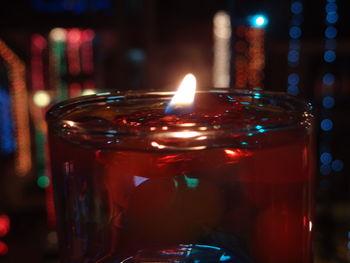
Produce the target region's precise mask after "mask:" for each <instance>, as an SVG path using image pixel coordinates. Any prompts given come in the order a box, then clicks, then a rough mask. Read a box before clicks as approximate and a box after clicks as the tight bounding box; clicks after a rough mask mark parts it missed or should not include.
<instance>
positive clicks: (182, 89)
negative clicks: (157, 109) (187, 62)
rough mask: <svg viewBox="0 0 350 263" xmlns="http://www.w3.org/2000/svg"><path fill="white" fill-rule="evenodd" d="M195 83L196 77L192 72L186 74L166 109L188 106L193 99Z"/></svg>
mask: <svg viewBox="0 0 350 263" xmlns="http://www.w3.org/2000/svg"><path fill="white" fill-rule="evenodd" d="M196 85H197V81H196V77H195V76H194V75H193V74H187V75H186V76H185V77H184V79H183V80H182V82H181V84H180V86H179V88H178V90H177V91H176V93H175V95H174V96H173V98H172V99H171V101H170V103H169V105H168V107H167V109H166V111H167V112H169V111H172V110H174V109H179V108H180V109H186V108H190V107H191V106H192V104H193V101H194V95H195V92H196Z"/></svg>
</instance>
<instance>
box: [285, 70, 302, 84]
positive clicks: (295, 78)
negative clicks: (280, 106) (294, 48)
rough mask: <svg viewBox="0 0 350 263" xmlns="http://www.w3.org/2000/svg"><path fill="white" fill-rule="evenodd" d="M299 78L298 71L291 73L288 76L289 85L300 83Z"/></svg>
mask: <svg viewBox="0 0 350 263" xmlns="http://www.w3.org/2000/svg"><path fill="white" fill-rule="evenodd" d="M299 80H300V79H299V75H298V74H296V73H292V74H289V76H288V84H289V85H297V84H298V83H299Z"/></svg>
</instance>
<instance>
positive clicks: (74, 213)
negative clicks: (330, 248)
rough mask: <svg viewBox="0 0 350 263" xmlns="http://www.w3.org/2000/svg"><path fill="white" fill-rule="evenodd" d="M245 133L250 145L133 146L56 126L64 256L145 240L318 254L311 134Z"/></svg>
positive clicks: (126, 252)
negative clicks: (62, 132)
mask: <svg viewBox="0 0 350 263" xmlns="http://www.w3.org/2000/svg"><path fill="white" fill-rule="evenodd" d="M130 116H134V115H128V116H127V117H125V119H126V120H130V119H132V118H131V117H130ZM80 117H81V116H80ZM137 117H138V118H139V116H137ZM192 117H193V116H192ZM235 118H245V119H246V117H241V116H239V117H237V115H235ZM122 119H123V118H120V117H118V118H117V119H115V120H116V122H117V123H118V122H121V121H122ZM164 121H165V122H167V121H168V122H169V117H166V119H163V120H161V122H162V124H161V125H159V126H164V123H163V122H164ZM124 124H125V125H129V124H130V123H125V122H124ZM118 125H121V124H118ZM143 125H144V126H147V125H148V123H145V122H144V123H143ZM151 125H153V126H154V125H156V126H157V119H155V120H152V124H151ZM131 126H133V125H131ZM136 127H137V125H136ZM147 127H148V126H147ZM235 140H237V141H240V140H239V138H236V139H235ZM244 140H245V143H246V144H248V146H249V145H250V146H249V147H248V146H246V144H244V142H243V144H242V143H241V145H242V146H241V147H222V148H220V147H218V148H212V149H210V148H209V149H205V150H199V151H193V150H190V151H178V150H177V151H161V150H158V149H152V148H151V149H149V150H148V149H147V150H144V151H141V150H140V151H132V150H121V149H120V150H118V148H116V149H113V150H112V149H103V147H98V146H96V144H94V145H93V146H91V145H90V146H89V147H86V145H82V143H77V142H75V143H72V142H71V141H70V140H69V138H68V137H64V136H63V137H62V138H61V137H58V136H51V142H50V145H51V149H52V156H53V157H52V163H53V172H54V174H53V178H54V184H55V198H56V209H57V214H58V222H59V229H58V230H59V235H60V244H61V251H62V259H63V262H65V263H73V262H74V263H76V262H121V261H122V260H123V259H126V258H128V257H131V256H133V255H137V254H138V253H140V252H137V251H139V250H141V249H146V250H147V249H148V250H150V251H161V252H162V253H163V254H162V255H163V256H164V253H165V252H164V251H168V250H166V249H169V248H175V250H174V249H173V250H174V251H175V252H174V253H175V254H176V253H178V251H179V250H178V249H177V248H178V247H179V245H180V244H200V245H206V246H213V247H216V248H221V249H223V250H224V251H226V252H225V253H226V259H227V260H226V261H225V260H223V259H225V257H222V256H221V259H222V260H221V261H220V260H217V261H211V260H209V261H199V262H224V261H225V262H243V263H244V262H256V263H281V262H283V263H310V262H312V255H311V248H310V245H311V229H312V210H313V208H312V206H313V203H312V198H311V193H312V191H311V190H312V189H311V188H312V183H313V177H312V163H313V162H312V160H311V152H310V149H311V141H310V134H309V133H308V132H306V131H305V130H302V129H294V130H288V129H287V130H277V131H262V132H261V133H256V134H252V135H251V136H249V137H245V138H244ZM255 141H257V142H258V143H257V144H254V143H253V142H255ZM162 142H163V143H164V140H163V141H162ZM240 142H241V141H240ZM173 250H171V251H173ZM186 251H187V250H186ZM142 253H143V252H142ZM142 253H141V256H140V257H141V258H142V256H144V257H146V258H147V256H145V255H142ZM144 253H146V252H144ZM157 253H158V252H154V253H153V254H152V253H151V254H152V255H154V254H157ZM158 254H159V253H158ZM165 254H167V253H165ZM227 255H228V256H227ZM134 258H137V257H136V256H135V257H134ZM180 258H181V257H180ZM234 258H236V259H237V261H234V260H233V259H234ZM113 260H115V261H113ZM131 260H134V261H130V262H176V261H161V260H159V259H154V258H153V259H152V260H153V261H147V260H150V258H149V257H148V258H147V260H144V261H142V260H139V261H137V259H131ZM157 260H158V261H157ZM207 260H208V258H207ZM230 260H231V261H230ZM125 262H129V261H125ZM183 262H192V261H183Z"/></svg>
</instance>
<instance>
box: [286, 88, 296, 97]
mask: <svg viewBox="0 0 350 263" xmlns="http://www.w3.org/2000/svg"><path fill="white" fill-rule="evenodd" d="M287 92H288V93H289V94H291V95H294V96H296V95H298V94H299V87H298V86H288V89H287Z"/></svg>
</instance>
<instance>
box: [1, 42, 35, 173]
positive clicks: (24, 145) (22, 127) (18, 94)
mask: <svg viewBox="0 0 350 263" xmlns="http://www.w3.org/2000/svg"><path fill="white" fill-rule="evenodd" d="M0 56H1V57H2V58H3V60H4V61H5V62H6V63H7V65H8V69H9V79H10V85H11V86H10V96H11V100H12V113H13V116H14V117H13V119H14V124H15V125H14V128H15V132H14V133H15V135H16V144H17V151H16V159H15V171H16V174H17V175H19V176H25V175H26V174H27V173H28V172H29V171H30V169H31V167H32V161H31V149H30V131H29V116H28V96H27V90H26V83H25V66H24V64H23V62H22V61H21V60H20V59H19V58H18V57H17V56H16V54H15V53H14V52H13V51H12V50H11V49H10V48H9V47H8V46H7V45H6V44H5V43H4V42H3V41H2V40H0Z"/></svg>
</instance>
